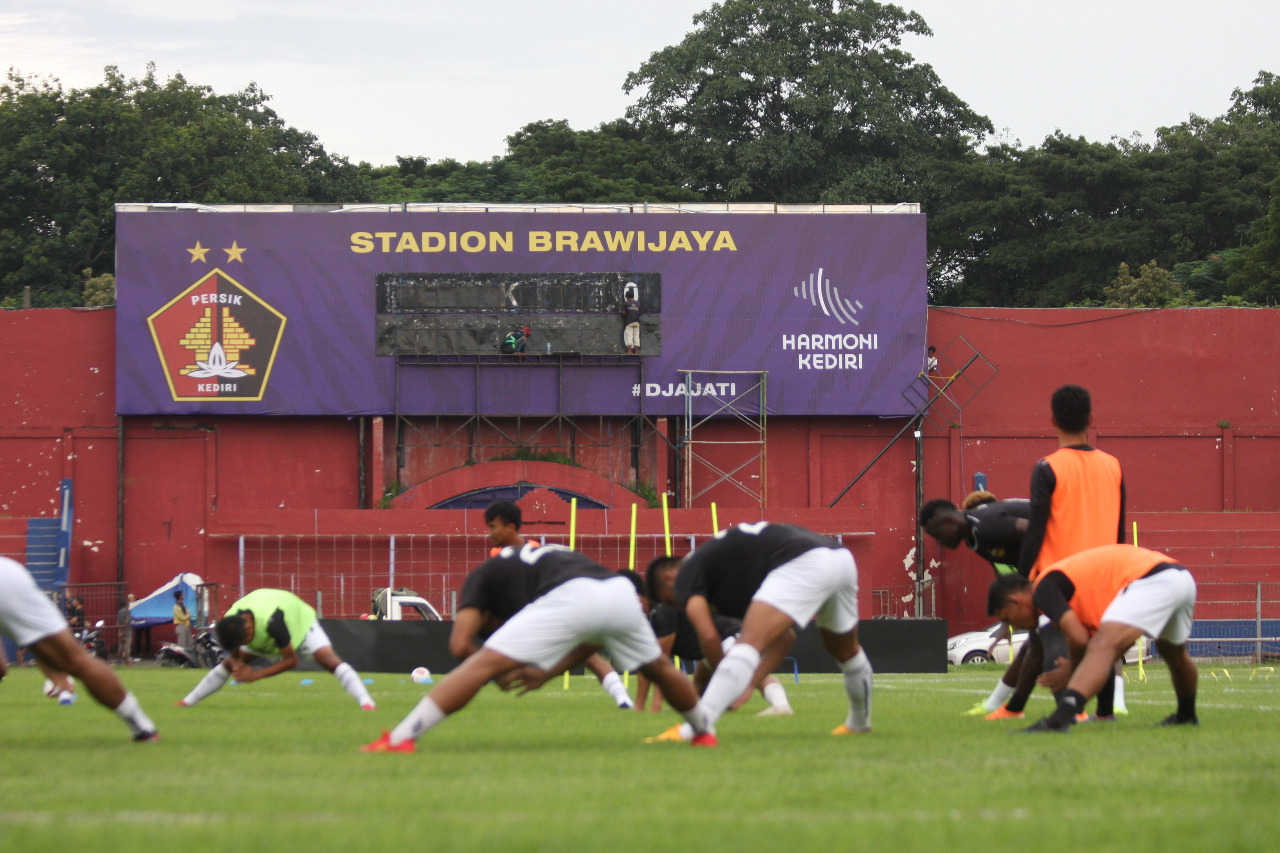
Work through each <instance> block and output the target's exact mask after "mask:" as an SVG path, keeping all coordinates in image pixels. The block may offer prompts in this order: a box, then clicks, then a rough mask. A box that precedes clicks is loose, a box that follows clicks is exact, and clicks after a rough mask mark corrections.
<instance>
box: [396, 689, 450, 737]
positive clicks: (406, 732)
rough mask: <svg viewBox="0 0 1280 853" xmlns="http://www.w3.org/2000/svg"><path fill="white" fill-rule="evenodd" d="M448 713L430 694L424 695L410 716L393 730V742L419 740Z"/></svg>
mask: <svg viewBox="0 0 1280 853" xmlns="http://www.w3.org/2000/svg"><path fill="white" fill-rule="evenodd" d="M445 716H446V714H445V712H444V711H441V710H440V706H439V705H437V704H436V703H435V700H434V699H432V698H431V697H430V696H429V695H428V696H423V697H422V701H421V702H419V703H418V704H417V705H415V706H414V708H413V710H412V711H410V712H409V716H407V717H405V718H404V719H403V720H401V721H400V725H398V726H396V727H395V728H394V729H392V730H391V744H392V746H395V745H396V744H400V743H404V742H405V741H407V740H417V739H418V738H420V737H422V736H423V735H424V734H426V733H427V732H428V731H430V730H431V729H433V728H435V726H436V725H437V724H438V723H439V722H440V721H441V720H443V719H444V718H445Z"/></svg>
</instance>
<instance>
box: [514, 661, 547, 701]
mask: <svg viewBox="0 0 1280 853" xmlns="http://www.w3.org/2000/svg"><path fill="white" fill-rule="evenodd" d="M511 674H512V675H513V676H514V677H513V678H512V679H511V686H512V687H517V688H519V690H520V692H519V693H517V694H516V695H517V696H523V695H524V694H526V693H530V692H532V691H534V690H537V689H538V688H539V687H541V686H542V685H544V684H546V683H547V682H548V681H550V680H551V673H550V672H548V671H547V670H545V669H538V668H537V667H536V666H529V665H528V664H526V665H525V666H522V667H520V668H519V669H517V670H514V671H513V672H512V673H511Z"/></svg>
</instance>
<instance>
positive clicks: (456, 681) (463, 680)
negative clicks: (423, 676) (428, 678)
mask: <svg viewBox="0 0 1280 853" xmlns="http://www.w3.org/2000/svg"><path fill="white" fill-rule="evenodd" d="M519 666H521V662H520V661H517V660H513V659H512V658H509V657H507V656H506V655H504V654H501V653H499V652H495V651H494V650H493V649H489V648H484V647H482V648H480V649H479V650H478V651H476V652H475V654H473V655H471V656H470V657H468V658H467V659H466V660H465V661H463V662H462V663H461V664H459V665H458V666H457V667H455V668H454V669H453V670H452V671H450V672H449V674H448V676H446V677H445V678H444V680H443V681H441V682H440V683H439V684H437V685H436V686H435V688H434V689H433V690H432V691H431V696H432V698H433V699H434V700H435V703H436V705H438V706H439V707H440V710H441V711H443V712H444V713H445V714H452V713H454V712H455V711H459V710H461V709H462V708H464V707H465V706H466V704H467V703H468V702H470V701H471V700H472V698H474V697H475V695H476V694H477V693H479V692H480V688H482V687H484V686H485V685H486V684H488V683H489V682H490V681H491V680H492V679H494V678H496V677H498V676H499V675H502V674H503V673H506V672H510V671H511V670H513V669H516V668H517V667H519Z"/></svg>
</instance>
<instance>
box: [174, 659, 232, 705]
mask: <svg viewBox="0 0 1280 853" xmlns="http://www.w3.org/2000/svg"><path fill="white" fill-rule="evenodd" d="M230 680H231V658H229V657H228V658H226V659H225V660H223V661H222V662H221V663H218V664H215V665H214V667H213V669H211V670H209V671H208V672H206V673H205V675H204V678H202V679H200V681H199V683H198V684H196V686H195V687H193V688H191V692H190V693H188V694H187V695H186V696H184V697H182V698H181V699H179V700H178V702H177V704H178V705H182V706H184V707H188V708H189V707H191V706H192V705H194V704H196V703H197V702H201V701H203V700H205V699H207V698H209V697H210V696H212V695H213V694H214V693H217V692H218V691H219V690H221V689H222V688H223V687H224V686H226V683H227V682H228V681H230Z"/></svg>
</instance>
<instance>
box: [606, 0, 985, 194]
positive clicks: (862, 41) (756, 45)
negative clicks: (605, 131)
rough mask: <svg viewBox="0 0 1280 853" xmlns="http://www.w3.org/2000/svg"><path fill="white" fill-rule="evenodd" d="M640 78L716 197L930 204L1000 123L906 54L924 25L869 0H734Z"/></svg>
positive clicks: (673, 146)
mask: <svg viewBox="0 0 1280 853" xmlns="http://www.w3.org/2000/svg"><path fill="white" fill-rule="evenodd" d="M693 20H694V23H695V24H696V25H697V29H695V30H694V31H693V32H691V33H689V34H688V35H687V36H685V38H684V40H683V41H681V42H680V43H679V44H677V45H674V46H671V47H667V48H665V49H663V50H660V51H658V52H656V53H654V54H653V55H652V56H651V57H650V58H649V59H648V60H647V61H646V62H645V63H643V64H642V65H641V66H640V68H639V69H638V70H637V71H635V72H633V73H631V74H629V75H628V76H627V78H626V81H625V83H624V85H623V88H624V90H625V91H627V92H632V91H636V90H642V92H643V94H642V95H641V97H640V100H639V102H638V103H636V104H635V105H634V106H633V107H632V108H631V110H630V111H629V112H628V115H629V117H631V118H632V119H634V120H635V121H636V122H637V123H638V124H639V125H640V126H642V127H644V128H646V129H647V130H649V131H650V132H652V133H654V134H655V135H658V136H661V137H663V138H665V139H669V144H668V145H666V146H664V147H665V148H666V150H667V151H669V153H670V154H671V156H672V157H673V158H674V160H675V162H676V164H677V167H678V169H679V170H680V172H681V173H682V174H684V175H686V176H687V182H688V186H689V188H690V189H692V190H694V191H696V192H699V193H701V194H702V195H703V196H704V197H706V198H707V199H711V200H717V201H767V202H814V201H828V202H898V201H904V200H912V201H916V200H920V201H925V202H926V203H927V202H928V201H929V199H930V197H931V194H932V191H933V187H932V186H931V185H930V182H929V177H930V174H931V165H932V163H933V161H934V160H936V159H938V158H943V159H947V158H954V157H957V156H959V155H961V154H963V153H964V152H966V151H968V150H970V149H971V148H972V146H973V144H974V142H975V140H978V139H981V138H982V137H983V136H984V135H986V134H988V133H990V132H991V129H992V128H991V124H990V122H989V121H988V120H987V119H986V118H985V117H983V116H980V115H978V114H977V113H975V112H973V111H972V110H971V109H970V108H969V107H968V106H967V105H966V104H965V103H964V102H963V101H961V100H960V98H958V97H957V96H956V95H955V94H953V93H952V92H951V91H949V90H948V89H947V88H945V87H944V86H943V85H942V84H941V82H940V81H939V79H938V76H937V75H936V74H935V73H934V71H933V69H932V68H931V67H930V66H928V65H925V64H921V63H917V62H916V61H915V60H914V59H913V58H912V56H911V55H910V54H909V53H907V52H905V51H904V50H902V49H901V43H902V38H903V36H904V35H907V34H917V35H931V33H930V31H929V28H928V26H927V25H926V24H925V22H924V19H923V18H921V17H920V16H919V15H918V14H916V13H914V12H907V11H904V10H903V9H902V8H900V7H899V6H896V5H893V4H890V3H875V2H869V0H771V2H767V3H762V2H756V0H724V2H721V3H717V4H715V5H713V6H712V7H711V8H709V9H707V10H706V11H704V12H700V13H698V14H697V15H695V16H694V18H693Z"/></svg>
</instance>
